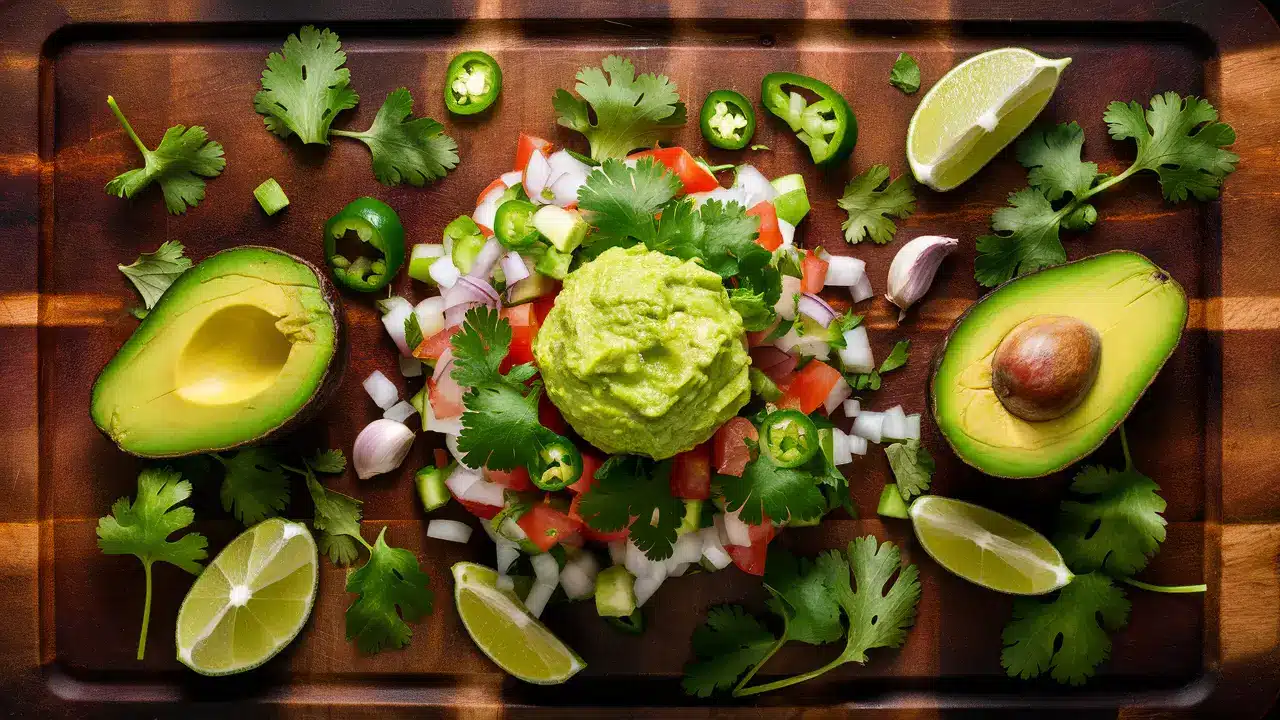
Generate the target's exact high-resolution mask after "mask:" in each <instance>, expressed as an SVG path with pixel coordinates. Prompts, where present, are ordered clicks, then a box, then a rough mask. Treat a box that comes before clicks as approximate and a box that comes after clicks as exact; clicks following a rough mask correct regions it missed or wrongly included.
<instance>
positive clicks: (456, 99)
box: [444, 50, 502, 115]
mask: <svg viewBox="0 0 1280 720" xmlns="http://www.w3.org/2000/svg"><path fill="white" fill-rule="evenodd" d="M501 92H502V68H500V67H498V61H496V60H494V59H493V58H492V57H491V56H490V55H489V54H488V53H483V52H480V51H479V50H473V51H470V52H464V53H459V54H458V55H456V56H454V58H453V60H451V61H450V62H449V69H448V70H446V71H445V77H444V104H445V107H447V108H449V112H451V113H453V114H455V115H475V114H476V113H478V112H484V111H485V110H487V109H488V108H489V106H490V105H493V103H494V101H496V100H497V99H498V94H499V93H501Z"/></svg>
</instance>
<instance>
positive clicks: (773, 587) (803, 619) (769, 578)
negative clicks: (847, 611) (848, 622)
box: [764, 545, 844, 645]
mask: <svg viewBox="0 0 1280 720" xmlns="http://www.w3.org/2000/svg"><path fill="white" fill-rule="evenodd" d="M824 554H826V553H824ZM819 562H822V559H821V556H819ZM826 578H827V575H826V573H825V572H824V571H823V570H822V569H821V568H819V567H818V566H816V565H815V564H814V563H813V562H811V561H809V560H807V559H805V558H798V557H796V556H794V555H792V554H791V553H789V552H787V551H786V550H783V549H782V548H780V547H778V546H776V545H773V546H770V547H769V557H768V559H767V560H766V562H765V572H764V584H765V587H766V588H768V589H769V590H770V592H772V593H773V594H774V597H772V598H770V600H769V608H770V609H771V610H773V612H774V613H775V614H777V615H778V616H780V617H783V618H785V619H786V633H785V634H784V637H785V639H787V640H796V641H798V642H802V643H808V644H810V645H824V644H826V643H830V642H835V641H836V640H839V639H840V638H841V637H843V636H844V626H843V625H841V624H840V604H839V603H838V602H836V599H835V596H834V595H833V594H832V592H831V589H830V588H829V587H827V584H826Z"/></svg>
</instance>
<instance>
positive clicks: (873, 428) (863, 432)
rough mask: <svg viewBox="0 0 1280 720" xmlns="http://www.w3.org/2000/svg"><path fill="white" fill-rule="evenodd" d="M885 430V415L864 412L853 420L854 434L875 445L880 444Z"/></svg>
mask: <svg viewBox="0 0 1280 720" xmlns="http://www.w3.org/2000/svg"><path fill="white" fill-rule="evenodd" d="M883 430H884V413H878V412H871V411H869V410H863V411H862V412H860V413H858V417H856V418H854V419H853V434H854V435H857V436H858V437H860V438H866V439H867V440H868V441H870V442H873V443H878V442H880V437H881V432H882V431H883Z"/></svg>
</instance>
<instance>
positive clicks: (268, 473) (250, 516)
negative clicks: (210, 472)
mask: <svg viewBox="0 0 1280 720" xmlns="http://www.w3.org/2000/svg"><path fill="white" fill-rule="evenodd" d="M213 458H214V459H215V460H217V461H218V462H219V463H221V464H222V467H223V468H224V470H225V471H226V472H225V475H224V476H223V479H222V489H221V490H220V491H219V493H218V495H219V497H220V498H221V500H222V509H223V510H226V511H228V512H230V513H232V514H233V515H235V516H236V519H237V520H239V521H240V522H242V523H244V524H245V526H249V525H257V524H258V523H260V522H262V521H263V520H266V519H267V518H269V517H275V516H276V515H279V514H280V511H282V510H284V508H285V506H286V505H288V504H289V478H288V476H287V475H285V473H284V468H282V467H281V466H280V463H279V460H278V459H277V458H276V456H275V452H274V451H273V450H272V449H271V448H268V447H253V448H245V449H243V450H238V451H236V452H235V453H233V454H231V455H220V454H216V453H215V454H214V455H213Z"/></svg>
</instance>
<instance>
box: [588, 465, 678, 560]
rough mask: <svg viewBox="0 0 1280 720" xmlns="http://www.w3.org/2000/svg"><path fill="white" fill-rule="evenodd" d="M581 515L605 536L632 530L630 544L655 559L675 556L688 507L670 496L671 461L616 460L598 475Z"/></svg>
mask: <svg viewBox="0 0 1280 720" xmlns="http://www.w3.org/2000/svg"><path fill="white" fill-rule="evenodd" d="M595 478H596V481H595V484H593V485H592V486H591V488H590V489H589V490H587V491H586V492H585V493H583V494H582V496H581V498H582V499H581V501H580V504H579V506H578V513H579V514H580V515H581V516H582V519H583V520H584V521H586V523H587V525H589V526H591V527H592V528H594V529H595V530H599V531H601V532H616V531H618V530H622V529H624V528H627V527H630V528H631V533H630V537H631V541H632V542H634V543H635V544H636V547H637V548H639V549H640V550H641V551H643V552H644V554H645V556H646V557H648V558H649V559H650V560H666V559H667V558H669V557H671V553H672V547H673V546H674V544H675V541H676V530H678V529H679V527H680V523H681V521H682V520H683V518H684V502H683V501H682V500H681V499H680V498H678V497H675V496H674V495H672V494H671V479H670V478H671V461H670V460H663V461H654V460H650V459H649V458H643V457H639V456H636V455H614V456H613V457H611V458H609V459H608V460H606V461H605V462H604V464H603V465H601V466H600V469H598V470H596V476H595Z"/></svg>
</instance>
